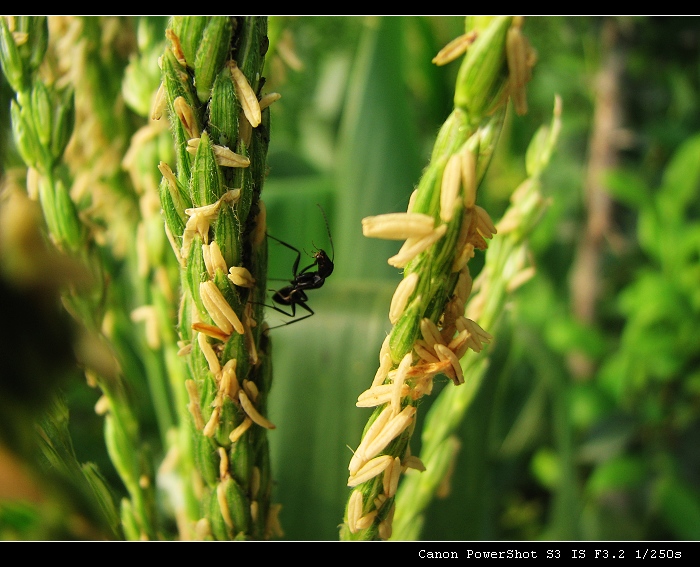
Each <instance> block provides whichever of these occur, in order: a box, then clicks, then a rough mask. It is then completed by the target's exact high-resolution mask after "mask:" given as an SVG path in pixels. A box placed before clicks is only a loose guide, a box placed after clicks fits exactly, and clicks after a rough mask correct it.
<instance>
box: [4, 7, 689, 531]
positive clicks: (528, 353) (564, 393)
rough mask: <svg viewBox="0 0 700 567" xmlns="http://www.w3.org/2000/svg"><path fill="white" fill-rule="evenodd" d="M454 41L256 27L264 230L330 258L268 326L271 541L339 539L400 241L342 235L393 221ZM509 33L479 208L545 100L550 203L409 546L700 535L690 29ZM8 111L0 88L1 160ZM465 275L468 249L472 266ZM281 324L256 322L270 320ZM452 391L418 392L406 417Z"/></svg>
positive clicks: (550, 22)
mask: <svg viewBox="0 0 700 567" xmlns="http://www.w3.org/2000/svg"><path fill="white" fill-rule="evenodd" d="M463 27H464V20H463V18H459V17H272V18H271V19H270V38H271V46H272V49H271V52H270V54H269V56H268V68H267V73H266V76H267V84H266V87H265V90H266V91H267V92H270V91H273V90H274V91H277V92H280V93H281V94H282V99H281V100H280V101H279V102H277V103H275V105H274V106H273V107H272V109H271V111H272V128H271V143H270V149H269V168H270V173H269V177H268V179H267V182H266V186H265V189H264V192H263V194H262V198H263V200H264V201H265V203H266V205H267V209H268V230H269V232H270V234H273V235H274V236H276V237H278V238H280V239H282V240H284V241H286V242H288V243H290V244H291V245H293V246H295V247H297V248H299V249H300V250H302V260H301V262H302V264H301V265H306V264H304V261H305V260H306V261H307V263H311V259H310V258H309V257H308V256H307V254H306V253H311V252H312V251H313V249H314V247H318V248H323V249H324V250H326V251H327V252H329V253H331V250H333V252H334V257H333V259H334V261H335V272H334V273H333V275H332V276H331V277H330V278H329V279H328V280H327V282H326V284H325V286H324V287H323V288H322V289H319V290H313V291H312V292H311V293H310V294H309V305H310V306H311V307H312V309H313V310H314V311H315V313H316V314H315V316H313V317H311V318H309V319H307V320H305V321H303V322H301V323H299V324H294V325H291V326H284V327H280V328H277V329H274V330H273V331H272V332H271V335H272V339H273V356H274V358H273V360H274V383H273V386H272V391H271V395H270V399H269V410H268V417H269V418H270V419H271V420H272V421H273V422H274V423H275V424H276V425H277V429H276V430H274V431H271V432H270V433H269V439H270V443H271V449H272V459H273V475H274V477H275V479H276V481H277V486H276V493H275V498H274V500H275V501H276V502H280V503H281V504H282V506H283V508H282V512H281V515H280V520H281V523H282V526H283V529H284V530H285V538H286V539H291V540H334V539H337V537H338V525H339V524H340V523H341V521H342V516H343V510H344V506H345V502H346V499H347V496H348V494H349V490H348V489H347V488H346V487H345V483H346V480H347V464H348V462H349V460H350V457H351V455H352V453H351V448H352V447H356V446H357V444H358V442H359V440H360V434H361V431H362V428H363V427H364V424H365V423H366V420H367V418H368V417H369V415H370V411H369V410H367V409H359V408H356V407H355V401H356V398H357V396H358V394H360V393H361V392H362V391H363V390H364V389H366V388H367V387H368V386H369V385H370V384H371V381H372V378H373V377H374V373H375V371H376V368H377V366H378V353H379V348H380V345H381V343H382V341H383V339H384V337H385V336H386V333H387V332H388V331H389V329H390V324H389V321H388V309H389V302H390V299H391V295H392V293H393V291H394V289H395V287H396V284H397V283H398V282H399V281H400V277H401V274H400V272H399V271H398V270H396V269H394V268H392V267H390V266H389V265H388V264H387V262H386V260H387V258H388V257H389V256H391V255H393V254H394V253H395V252H396V251H397V250H398V248H399V246H400V243H398V242H388V241H380V240H374V239H366V238H364V237H363V236H362V231H361V224H360V221H361V219H362V218H363V217H365V216H368V215H376V214H380V213H388V212H398V211H404V210H405V209H406V205H407V202H408V197H409V195H410V193H411V192H412V190H413V187H414V185H415V184H416V183H417V182H418V179H419V177H420V174H421V171H422V169H423V168H424V167H425V165H426V164H427V160H428V157H429V152H430V150H431V148H432V143H433V141H434V138H435V134H436V132H437V129H438V128H439V126H440V125H441V124H442V122H443V121H444V119H445V118H446V117H447V115H448V114H449V112H450V111H451V110H452V95H453V89H454V81H455V77H456V73H457V69H458V65H459V62H453V63H451V64H449V65H447V66H445V67H436V66H435V65H433V64H432V63H431V59H432V57H433V56H434V55H435V54H436V53H437V52H438V51H439V49H440V48H441V47H442V46H444V45H445V44H446V43H447V42H448V41H449V40H451V39H453V38H454V37H456V36H457V35H459V34H460V33H462V31H463ZM523 32H524V34H525V35H526V36H527V37H528V39H529V41H530V43H531V44H532V45H533V47H534V48H535V49H536V51H537V53H538V62H537V65H536V66H535V68H534V71H533V79H532V81H531V82H530V84H529V85H528V103H529V112H528V114H527V115H525V116H522V117H518V116H515V114H514V113H512V112H509V115H508V117H507V119H506V123H505V127H504V131H503V134H502V136H501V140H500V143H499V147H498V152H497V154H496V156H495V157H494V160H493V162H492V164H491V167H490V170H489V172H488V175H487V178H486V180H485V182H484V184H483V185H482V187H481V188H480V191H479V204H480V205H481V206H482V207H484V208H485V209H486V210H487V211H489V213H490V214H491V216H492V218H493V219H494V220H497V219H498V218H500V216H501V215H502V213H503V211H504V210H505V208H506V207H507V204H508V199H509V196H510V194H511V193H512V191H513V190H514V189H515V188H516V187H517V186H518V184H519V183H520V182H521V181H522V180H523V179H524V178H525V165H524V164H525V150H526V148H527V144H528V142H529V140H530V138H531V137H532V136H533V134H534V133H535V131H536V130H537V128H538V127H539V126H540V125H541V124H544V123H549V121H550V118H551V113H552V107H553V100H554V96H555V94H559V95H561V97H562V99H563V115H562V120H563V129H562V133H561V136H560V138H559V144H558V147H557V150H556V153H555V155H554V157H553V159H552V162H551V165H550V166H549V168H548V170H547V171H546V172H545V175H544V177H543V179H542V181H543V187H544V193H545V194H546V195H547V197H549V198H550V199H551V206H550V208H549V210H548V212H547V214H546V215H545V217H544V218H543V219H542V221H541V223H540V226H539V228H538V229H537V231H536V232H535V234H533V236H532V239H531V250H532V262H533V263H534V265H535V266H536V267H537V274H536V276H535V277H534V278H533V279H532V280H531V281H530V282H528V283H527V284H526V285H524V286H523V287H522V288H520V289H518V290H517V291H516V292H515V293H514V294H513V296H512V299H511V301H510V302H509V304H508V307H507V310H506V311H505V312H504V313H503V316H502V317H501V320H500V322H499V324H498V326H497V328H492V329H487V331H489V332H490V333H491V334H492V335H494V337H495V339H494V341H493V343H492V345H491V350H490V353H489V357H490V360H491V362H490V367H489V370H488V375H487V376H486V378H485V380H484V382H483V387H482V389H481V391H480V392H479V394H478V396H477V398H476V400H475V402H474V403H473V404H472V407H471V408H470V410H469V412H468V414H467V417H466V419H465V420H464V422H463V424H462V426H461V428H460V431H459V434H460V440H461V449H460V452H459V456H458V459H457V462H456V463H455V468H454V473H453V475H452V477H451V482H450V486H449V489H448V490H446V491H445V497H444V498H442V499H439V500H436V501H435V502H434V503H433V504H432V505H431V507H430V508H429V510H428V511H427V520H426V522H425V528H424V530H423V533H422V535H421V538H422V539H426V540H484V539H485V540H499V539H506V540H528V539H553V540H576V539H584V540H598V539H612V540H618V539H635V540H645V539H647V540H659V539H661V540H664V539H671V540H675V539H681V540H697V539H700V466H699V465H700V451H698V446H699V444H700V419H699V417H700V341H699V340H698V337H699V336H700V224H699V223H698V220H699V215H698V213H699V212H700V206H699V203H700V201H698V190H699V189H700V113H699V112H698V100H700V98H699V96H698V95H699V94H700V92H699V91H700V50H699V48H700V20H698V19H697V18H686V17H634V18H632V17H615V18H608V17H606V18H600V17H576V18H573V17H566V18H565V17H530V18H527V19H526V22H525V26H524V28H523ZM3 80H4V79H3ZM9 96H10V93H9V89H8V87H7V85H6V84H5V83H4V82H3V83H2V110H3V115H2V123H1V125H2V132H3V144H2V146H1V154H0V158H1V159H2V161H3V163H5V164H7V163H10V164H11V163H12V162H13V159H15V158H14V157H13V150H12V148H11V143H6V142H7V141H8V140H10V139H11V136H10V134H9V127H8V117H7V108H8V106H9V104H8V103H7V101H8V100H9ZM317 204H320V205H322V206H323V208H324V210H325V211H326V214H327V216H328V222H329V227H330V233H331V236H332V245H331V242H330V241H329V235H328V234H327V231H326V225H325V222H324V218H323V216H322V215H321V213H320V212H319V209H318V207H317V206H316V205H317ZM293 260H294V255H293V253H292V252H291V251H290V250H288V249H287V248H285V247H283V246H279V245H277V244H275V243H274V242H273V241H270V267H269V277H270V278H279V279H282V280H288V279H290V278H291V276H292V263H293ZM481 263H483V255H479V254H477V257H476V258H475V259H474V260H473V262H472V263H471V264H470V266H471V267H472V274H473V275H476V272H477V271H478V269H479V266H480V264H481ZM269 283H270V287H281V286H282V285H284V282H283V281H279V282H276V281H274V280H271V281H270V282H269ZM3 319H5V314H3ZM286 320H287V319H286V318H285V317H284V316H282V315H280V314H278V313H276V312H273V311H270V313H269V317H268V322H269V324H270V325H271V326H274V325H276V324H281V323H283V322H285V321H286ZM468 379H469V378H468V377H467V380H468ZM71 384H73V386H72V388H71V389H70V390H69V391H68V398H69V400H70V401H71V427H72V431H73V435H74V443H75V448H76V452H77V453H78V456H79V459H81V460H92V461H95V462H97V463H98V465H99V466H100V468H101V470H102V471H103V473H104V474H105V476H107V477H108V478H110V479H113V484H114V486H117V487H118V486H119V481H118V477H116V476H115V475H114V473H113V471H112V469H111V465H110V463H109V461H108V460H107V459H106V457H105V453H104V449H103V446H102V445H101V444H100V427H101V425H100V424H101V421H100V418H99V417H97V416H95V415H93V413H92V405H93V404H94V402H95V399H96V397H97V394H96V393H95V392H94V391H89V392H87V393H86V392H85V389H84V385H83V383H81V381H80V379H78V378H76V380H75V381H74V383H73V382H71ZM452 387H454V386H453V385H452V383H451V382H450V381H449V380H448V379H447V378H444V377H440V378H438V379H437V383H436V388H435V390H434V392H433V395H432V396H429V397H426V398H424V399H423V402H422V405H421V407H420V409H419V416H424V415H425V413H426V410H427V409H428V408H429V406H430V404H431V401H432V399H434V398H435V396H436V395H437V394H438V393H439V391H440V390H441V389H442V388H452ZM148 426H149V424H148V423H146V427H148ZM150 426H152V427H155V425H154V424H150ZM420 427H421V419H420V417H419V421H418V425H417V428H416V431H417V432H419V431H420ZM419 441H420V436H419V435H418V434H416V435H414V439H413V442H412V443H413V445H412V453H413V454H416V455H419V454H420V443H419ZM156 452H157V449H156Z"/></svg>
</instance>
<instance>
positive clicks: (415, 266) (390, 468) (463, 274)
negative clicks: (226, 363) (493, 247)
mask: <svg viewBox="0 0 700 567" xmlns="http://www.w3.org/2000/svg"><path fill="white" fill-rule="evenodd" d="M521 26H522V18H513V17H474V18H467V25H466V30H465V33H464V34H463V35H462V36H460V37H459V38H457V39H456V40H454V41H453V42H451V43H450V44H449V45H448V46H446V48H445V49H443V50H442V51H441V52H440V53H439V54H438V55H437V57H436V58H435V60H434V62H435V63H438V64H445V63H447V62H449V61H452V60H454V59H455V58H457V57H459V56H460V55H462V54H463V53H465V51H466V55H465V56H464V60H463V62H462V65H461V67H460V70H459V74H458V77H457V84H456V88H455V97H454V102H455V108H454V111H453V112H452V114H451V115H450V116H449V117H448V118H447V120H446V121H445V124H444V125H443V127H442V128H441V130H440V132H439V133H438V136H437V140H436V142H435V146H434V149H433V152H432V155H431V160H430V163H429V165H428V166H427V167H426V169H425V170H424V172H423V176H422V178H421V180H420V182H419V184H418V187H417V189H416V190H415V191H414V193H413V195H412V196H411V199H410V201H409V206H408V211H407V212H406V213H393V214H388V215H380V216H377V217H368V218H365V219H364V220H363V233H364V235H365V236H368V237H376V238H388V239H394V240H405V243H404V245H403V246H402V248H401V249H400V250H399V252H398V254H396V255H395V256H393V257H392V258H390V259H389V264H390V265H392V266H394V267H397V268H402V269H403V276H404V277H403V280H402V282H401V283H400V284H399V286H398V287H397V289H396V292H395V294H394V297H393V299H392V302H391V306H390V310H389V319H390V321H391V323H392V324H393V329H392V331H391V333H390V334H389V336H388V337H387V339H386V340H385V342H384V344H383V346H382V349H381V352H380V355H379V361H380V365H379V369H378V370H377V373H376V375H375V377H374V380H373V382H372V385H371V387H370V388H369V389H368V390H367V391H365V392H364V393H362V394H361V395H360V397H359V398H358V402H357V405H358V406H361V407H376V410H375V411H374V413H373V414H372V416H371V417H370V420H369V422H368V423H367V426H366V427H365V430H364V432H363V435H362V440H361V442H360V444H359V446H358V447H357V449H356V450H355V452H354V455H353V457H352V459H351V461H350V464H349V467H348V468H349V471H350V476H349V479H348V486H349V487H351V488H352V491H351V493H350V496H349V499H348V504H347V507H346V512H345V518H344V520H345V521H344V524H343V525H342V527H341V532H340V535H341V539H364V540H367V539H388V538H389V537H391V535H392V526H393V517H394V513H395V510H396V497H397V496H396V495H397V488H398V482H399V478H400V475H401V473H402V472H405V471H406V470H407V469H417V470H425V465H424V464H423V462H422V461H421V460H420V459H418V458H417V457H415V456H412V455H411V454H410V449H409V441H410V438H411V436H412V433H413V428H414V424H415V416H416V410H417V405H418V400H420V398H421V397H422V396H424V395H426V394H430V392H431V390H432V384H433V378H434V376H436V375H437V374H445V375H447V376H449V377H450V378H451V379H452V381H453V382H454V384H455V386H461V385H463V384H464V383H465V382H466V381H467V380H469V381H470V382H471V380H472V379H473V378H472V377H470V376H469V375H465V373H464V370H463V368H462V364H461V363H460V360H461V359H462V357H464V355H465V354H466V353H467V351H468V350H470V349H471V350H472V351H474V352H476V353H478V352H480V351H482V349H483V344H484V343H488V342H489V341H490V339H491V335H490V334H489V333H488V332H486V331H485V330H484V329H482V327H481V326H480V325H479V324H478V323H477V322H476V321H475V320H474V319H473V318H470V317H468V316H466V315H465V306H466V304H467V301H468V299H469V297H470V294H471V291H472V277H471V275H470V272H469V265H468V263H469V260H470V259H471V258H472V257H473V256H474V253H475V250H476V249H479V250H485V249H486V247H487V244H486V240H487V239H490V238H491V237H492V236H493V235H494V234H495V233H496V228H495V226H494V225H493V223H492V221H491V219H490V217H489V215H488V213H487V212H486V211H485V210H484V209H483V208H481V207H479V206H478V205H477V204H476V197H477V188H478V186H479V184H480V182H481V180H482V179H483V176H484V174H485V172H486V169H487V167H488V164H489V161H490V158H491V156H492V155H493V152H494V148H495V146H496V143H497V141H498V137H499V134H500V131H501V127H502V124H503V119H504V116H505V111H506V104H507V102H508V100H509V99H512V100H513V102H514V107H515V110H516V111H517V112H518V113H524V112H525V111H526V103H525V98H524V87H525V84H526V83H527V81H528V80H529V77H530V69H531V67H532V66H533V65H534V53H533V51H532V50H531V48H530V47H529V45H528V43H527V40H526V39H525V38H524V37H523V36H522V34H521ZM464 388H465V387H464V386H462V389H464ZM457 389H458V388H455V390H457ZM431 464H432V463H431ZM410 497H415V494H413V496H410Z"/></svg>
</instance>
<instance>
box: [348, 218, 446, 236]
mask: <svg viewBox="0 0 700 567" xmlns="http://www.w3.org/2000/svg"><path fill="white" fill-rule="evenodd" d="M434 226H435V221H434V220H433V217H431V216H430V215H424V214H422V213H387V214H385V215H377V216H373V217H365V218H364V219H362V234H364V235H365V236H367V237H370V238H385V239H387V240H405V239H406V238H422V237H424V236H428V235H430V234H431V233H432V232H433V228H434Z"/></svg>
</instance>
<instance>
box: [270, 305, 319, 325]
mask: <svg viewBox="0 0 700 567" xmlns="http://www.w3.org/2000/svg"><path fill="white" fill-rule="evenodd" d="M296 305H298V306H299V307H301V308H302V309H305V310H306V311H308V312H309V314H308V315H304V316H303V317H299V318H298V319H292V320H291V321H287V322H286V323H282V324H281V325H276V326H274V327H270V328H269V329H268V331H271V330H272V329H278V328H279V327H284V326H285V325H291V324H292V323H298V322H299V321H303V320H304V319H308V318H309V317H311V316H312V315H314V311H313V309H311V307H309V306H308V305H306V303H305V302H303V301H298V302H297V303H292V305H291V307H292V313H293V315H290V314H289V313H285V312H284V311H283V310H282V309H280V308H279V307H273V306H271V305H269V306H268V307H272V308H273V309H274V310H275V311H279V312H280V313H284V314H285V315H287V317H294V316H295V315H296V309H295V306H296Z"/></svg>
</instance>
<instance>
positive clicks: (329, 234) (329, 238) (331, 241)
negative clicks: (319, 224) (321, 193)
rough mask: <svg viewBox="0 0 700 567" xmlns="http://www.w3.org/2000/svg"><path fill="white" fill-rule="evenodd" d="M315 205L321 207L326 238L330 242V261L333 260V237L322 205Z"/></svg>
mask: <svg viewBox="0 0 700 567" xmlns="http://www.w3.org/2000/svg"><path fill="white" fill-rule="evenodd" d="M316 206H317V207H318V208H319V209H321V214H322V215H323V220H324V222H325V223H326V232H327V233H328V240H329V241H330V243H331V253H332V255H333V257H332V258H331V262H333V261H335V247H334V246H333V237H332V236H331V229H330V227H329V226H328V217H327V216H326V211H324V210H323V207H322V206H321V205H319V204H318V203H316Z"/></svg>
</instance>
